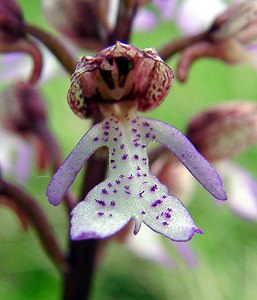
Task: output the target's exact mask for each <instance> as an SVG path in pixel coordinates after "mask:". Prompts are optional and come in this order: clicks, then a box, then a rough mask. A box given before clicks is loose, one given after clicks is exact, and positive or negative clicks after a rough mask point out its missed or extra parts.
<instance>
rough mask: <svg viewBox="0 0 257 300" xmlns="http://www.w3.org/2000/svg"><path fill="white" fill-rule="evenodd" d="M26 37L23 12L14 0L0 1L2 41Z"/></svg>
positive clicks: (0, 32)
mask: <svg viewBox="0 0 257 300" xmlns="http://www.w3.org/2000/svg"><path fill="white" fill-rule="evenodd" d="M22 37H24V30H23V17H22V12H21V10H20V8H19V7H18V5H17V4H16V2H15V1H14V0H1V1H0V42H14V41H16V40H18V39H19V38H22Z"/></svg>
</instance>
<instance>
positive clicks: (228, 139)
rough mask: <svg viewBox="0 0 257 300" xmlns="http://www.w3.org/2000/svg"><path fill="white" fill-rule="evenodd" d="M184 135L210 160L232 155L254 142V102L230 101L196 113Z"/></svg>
mask: <svg viewBox="0 0 257 300" xmlns="http://www.w3.org/2000/svg"><path fill="white" fill-rule="evenodd" d="M187 137H188V138H189V140H190V141H191V142H192V143H193V144H194V146H195V147H196V148H197V150H198V151H199V152H200V153H201V154H202V155H203V156H204V157H205V158H206V159H208V160H209V161H216V160H220V159H226V158H231V157H233V156H234V155H236V154H239V153H240V152H242V151H244V150H246V149H247V148H248V147H250V146H251V145H253V144H255V143H256V142H257V103H254V102H250V101H246V102H233V103H226V104H222V105H219V106H217V107H215V108H212V109H210V110H207V111H205V112H203V113H201V114H200V115H198V116H196V117H195V118H194V119H193V120H191V122H190V123H189V126H188V131H187Z"/></svg>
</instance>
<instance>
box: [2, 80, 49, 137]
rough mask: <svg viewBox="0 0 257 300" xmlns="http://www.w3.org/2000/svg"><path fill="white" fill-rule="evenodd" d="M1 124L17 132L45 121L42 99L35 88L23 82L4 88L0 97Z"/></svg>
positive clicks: (29, 128)
mask: <svg viewBox="0 0 257 300" xmlns="http://www.w3.org/2000/svg"><path fill="white" fill-rule="evenodd" d="M0 103H1V112H0V119H1V122H2V124H3V125H4V126H5V127H6V128H7V129H8V130H11V131H13V132H15V133H18V134H27V133H31V132H33V131H34V130H35V128H36V126H37V125H38V124H42V123H45V122H46V111H45V107H44V103H43V100H42V98H41V96H40V95H39V93H38V92H37V90H36V89H35V88H34V87H32V86H31V85H29V84H27V83H23V82H19V83H17V84H16V85H15V86H14V87H11V88H9V89H7V90H5V91H4V92H3V94H2V96H1V98H0Z"/></svg>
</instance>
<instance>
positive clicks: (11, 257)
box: [0, 0, 257, 300]
mask: <svg viewBox="0 0 257 300" xmlns="http://www.w3.org/2000/svg"><path fill="white" fill-rule="evenodd" d="M18 3H20V4H21V5H22V7H23V8H24V11H25V18H26V20H27V21H28V22H30V23H34V24H37V25H39V26H41V27H45V28H49V25H48V24H47V22H46V20H45V19H44V17H43V16H42V14H40V10H41V3H40V1H35V0H34V1H28V0H20V1H18ZM176 36H178V31H177V29H176V28H175V27H174V25H172V24H170V23H161V24H160V25H159V26H158V27H157V28H156V29H155V30H152V31H151V32H147V33H135V34H134V35H133V39H132V43H133V44H134V45H135V46H137V47H138V48H145V47H155V48H157V49H158V47H159V46H161V45H162V44H163V43H165V42H166V41H168V40H170V39H171V38H172V37H176ZM176 61H177V57H175V58H174V59H173V60H171V61H170V62H169V63H170V66H171V67H172V68H175V66H176ZM256 78H257V75H256V72H255V71H253V70H251V69H250V68H249V67H244V66H237V67H235V66H233V67H232V66H226V65H224V64H222V63H221V62H218V61H214V60H211V59H206V60H201V61H198V62H197V63H195V64H194V65H193V67H192V68H191V71H190V75H189V80H188V82H187V83H186V84H180V83H179V82H178V81H175V83H174V85H173V88H172V89H171V92H170V94H169V96H168V97H167V99H166V101H165V102H164V103H163V104H162V105H161V106H160V107H159V108H158V109H156V110H155V111H154V112H151V113H149V114H148V115H150V116H151V117H154V118H158V119H160V120H163V121H165V122H169V123H172V124H173V125H174V126H176V127H177V128H179V129H180V130H181V131H183V130H184V129H185V126H186V124H187V122H188V120H189V119H190V118H191V117H192V116H194V115H195V114H197V113H198V112H200V111H201V110H203V109H204V108H208V107H211V106H212V105H215V104H217V103H220V102H224V101H231V100H234V99H253V100H255V101H257V87H256ZM68 88H69V78H68V76H65V75H61V76H56V77H55V78H54V79H52V80H51V81H47V82H46V83H44V84H43V85H42V87H41V90H42V92H43V94H44V95H45V98H46V101H47V106H48V110H49V124H50V127H51V128H52V130H53V132H54V134H55V136H56V137H57V138H58V140H59V141H60V143H61V145H62V147H63V155H64V156H66V155H67V154H68V153H69V152H70V150H71V149H72V148H73V146H74V145H75V143H76V142H77V141H78V140H79V139H80V137H81V136H82V134H83V133H84V132H85V131H86V130H87V128H88V126H89V123H88V122H87V121H82V120H80V119H78V118H77V117H76V116H75V115H73V113H72V112H71V111H70V109H69V108H68V105H67V104H66V93H67V90H68ZM256 154H257V147H252V148H251V149H250V150H248V151H246V152H244V153H243V154H242V155H240V156H239V157H237V158H236V159H235V160H236V161H237V162H238V163H239V164H241V165H242V166H244V167H246V168H248V169H249V170H250V171H251V172H252V174H255V177H256V178H257V168H256ZM49 179H50V176H49V174H39V173H38V172H37V171H35V168H34V169H33V172H32V174H31V176H30V179H29V181H28V183H27V184H26V189H27V190H28V191H30V192H31V193H32V194H33V195H34V196H35V197H36V198H37V200H38V202H39V203H40V205H41V206H42V207H43V208H44V210H45V211H46V213H47V215H48V216H49V219H50V220H51V224H52V226H53V228H54V231H55V232H56V234H57V236H58V238H59V240H60V242H61V244H62V247H63V248H64V249H65V248H66V240H67V220H66V215H65V211H64V207H63V206H60V207H52V206H51V205H49V204H48V202H47V200H46V197H45V196H44V191H45V188H46V186H47V184H48V182H49ZM76 187H78V184H76V185H75V186H74V191H75V192H76ZM194 195H195V197H194V199H193V201H191V202H190V203H189V204H188V209H189V211H190V213H191V214H192V215H193V216H194V219H195V222H196V224H197V225H198V226H199V227H200V228H202V229H203V231H204V235H201V236H200V235H199V236H195V237H194V238H193V240H192V241H190V242H189V244H190V246H191V247H192V249H193V250H194V251H195V253H196V255H197V257H198V264H197V265H196V266H194V267H190V266H188V265H187V264H186V263H185V262H184V261H183V259H182V258H181V257H180V256H179V255H178V253H177V252H176V250H175V248H174V247H173V245H172V243H171V242H170V241H168V240H166V239H163V243H164V246H165V247H166V248H167V251H169V252H170V254H171V257H172V258H173V260H175V261H176V262H177V263H176V266H174V267H165V266H160V265H157V264H156V263H154V262H151V261H148V260H144V259H142V258H140V257H138V256H137V255H136V254H133V253H132V252H130V251H129V250H128V249H126V248H125V246H123V245H120V244H115V243H111V244H110V246H109V247H108V249H107V251H106V253H105V256H104V258H103V260H102V262H101V264H100V265H99V269H98V271H97V272H96V276H95V282H94V286H93V292H92V297H91V298H92V299H94V300H100V299H104V300H108V299H123V300H126V299H140V300H141V299H142V300H144V299H147V300H150V299H153V300H157V299H158V300H159V299H162V300H170V299H190V300H191V299H192V300H196V299H197V300H202V299H208V300H212V299H213V300H217V299H226V300H230V299H231V300H232V299H233V300H237V299H238V300H246V299H256V297H257V284H256V283H257V251H256V249H257V238H256V237H257V224H256V223H254V222H249V221H246V220H243V219H240V218H239V217H238V216H236V215H235V214H234V213H233V212H231V210H230V209H229V205H228V204H227V203H224V204H222V205H216V204H215V203H214V202H213V200H212V199H211V197H210V196H209V195H208V194H207V192H205V191H204V190H203V189H202V188H201V187H200V186H199V185H198V189H197V191H196V192H195V194H194ZM0 222H1V223H0V224H1V226H0V299H8V300H23V299H24V300H25V299H26V300H27V299H38V300H41V299H44V300H46V299H47V300H54V299H59V298H60V294H61V285H62V282H61V278H60V276H59V273H58V272H57V271H56V269H55V267H54V266H53V264H52V262H51V261H49V259H48V258H47V257H46V255H45V253H44V252H43V250H42V249H41V246H40V244H39V241H38V238H37V237H36V235H35V233H34V230H33V229H30V230H29V231H28V232H24V231H23V230H22V229H21V227H20V224H19V221H18V220H17V218H16V216H15V215H14V214H13V213H12V212H11V211H10V210H9V209H7V208H5V207H0ZM138 238H140V236H139V237H138ZM160 238H161V237H160Z"/></svg>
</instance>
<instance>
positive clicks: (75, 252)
mask: <svg viewBox="0 0 257 300" xmlns="http://www.w3.org/2000/svg"><path fill="white" fill-rule="evenodd" d="M102 151H103V150H102V149H100V150H98V151H97V152H96V153H95V154H94V155H92V156H91V158H90V159H89V161H88V164H87V169H86V171H85V174H84V181H83V186H82V190H81V197H80V200H83V199H84V197H85V196H86V194H87V193H88V192H89V191H90V190H91V189H92V188H93V187H95V186H96V185H97V184H99V183H100V182H101V181H103V179H104V178H105V172H106V167H107V157H106V155H103V153H102ZM99 244H100V241H98V240H95V239H92V240H82V241H70V244H69V255H68V263H69V266H70V268H69V270H68V272H67V273H66V274H65V277H64V295H63V300H70V299H73V300H86V299H88V297H89V294H90V288H91V283H92V279H93V275H94V270H95V263H96V255H97V252H98V248H99Z"/></svg>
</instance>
